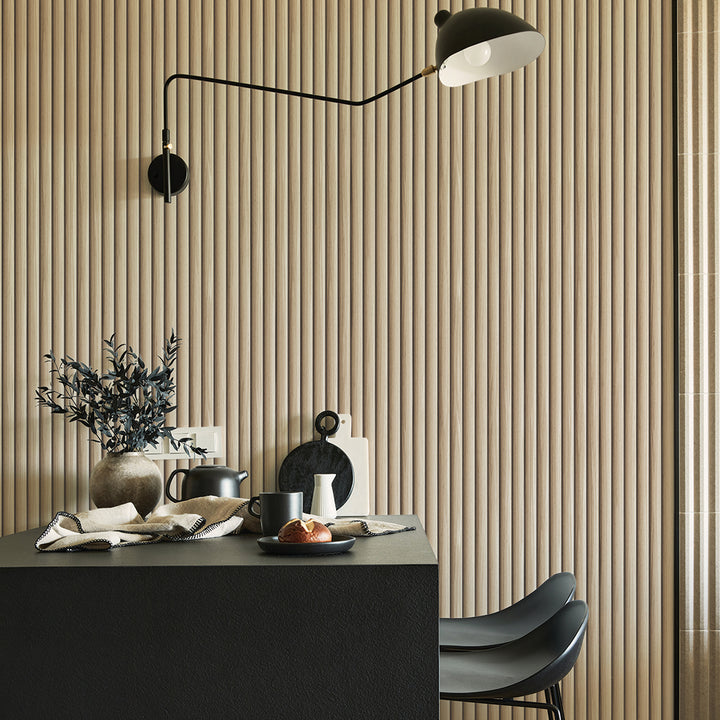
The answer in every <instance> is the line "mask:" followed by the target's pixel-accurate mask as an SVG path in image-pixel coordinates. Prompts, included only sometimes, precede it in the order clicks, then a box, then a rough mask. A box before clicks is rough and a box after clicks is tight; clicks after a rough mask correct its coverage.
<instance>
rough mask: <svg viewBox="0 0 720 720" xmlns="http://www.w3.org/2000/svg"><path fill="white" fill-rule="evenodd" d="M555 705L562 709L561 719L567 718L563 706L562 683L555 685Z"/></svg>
mask: <svg viewBox="0 0 720 720" xmlns="http://www.w3.org/2000/svg"><path fill="white" fill-rule="evenodd" d="M555 705H557V708H558V710H559V711H560V719H561V720H565V708H564V707H563V701H562V693H561V692H560V683H557V685H555Z"/></svg>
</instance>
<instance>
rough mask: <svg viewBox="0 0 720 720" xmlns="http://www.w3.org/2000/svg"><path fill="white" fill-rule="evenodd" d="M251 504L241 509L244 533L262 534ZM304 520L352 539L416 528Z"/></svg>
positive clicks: (355, 520)
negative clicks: (249, 510) (251, 510)
mask: <svg viewBox="0 0 720 720" xmlns="http://www.w3.org/2000/svg"><path fill="white" fill-rule="evenodd" d="M248 505H249V503H248V502H247V501H245V503H244V505H243V506H242V507H241V508H240V517H242V519H243V526H242V532H250V533H257V534H258V535H259V534H261V533H262V529H261V526H260V520H258V518H256V517H255V516H254V515H251V514H250V513H249V512H248V511H247V509H248ZM302 519H303V520H306V521H307V520H319V521H320V522H321V523H322V524H323V525H327V527H328V528H329V529H330V532H331V533H332V534H333V535H351V536H352V537H375V536H377V535H391V534H392V533H398V532H407V531H408V530H414V529H415V528H414V527H412V526H410V525H400V524H399V523H391V522H387V521H385V520H374V519H371V518H352V517H348V518H333V519H330V518H322V517H320V516H319V515H309V514H308V513H303V517H302Z"/></svg>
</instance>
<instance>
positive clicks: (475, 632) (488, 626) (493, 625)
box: [438, 572, 575, 650]
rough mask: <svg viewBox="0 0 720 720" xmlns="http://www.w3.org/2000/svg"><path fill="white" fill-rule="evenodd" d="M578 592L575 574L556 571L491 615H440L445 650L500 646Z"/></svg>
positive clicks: (528, 630) (442, 647)
mask: <svg viewBox="0 0 720 720" xmlns="http://www.w3.org/2000/svg"><path fill="white" fill-rule="evenodd" d="M574 595H575V576H574V575H573V574H572V573H570V572H561V573H556V574H555V575H553V576H552V577H549V578H548V579H547V580H546V581H545V582H544V583H543V584H542V585H540V587H538V588H537V589H535V590H533V591H532V592H531V593H530V594H529V595H527V596H525V597H524V598H522V599H521V600H519V601H518V602H516V603H514V604H513V605H510V606H509V607H507V608H504V609H503V610H500V611H498V612H496V613H491V614H489V615H480V616H477V617H465V618H440V624H439V627H438V634H439V644H440V649H441V650H475V649H480V648H489V647H496V646H498V645H503V644H504V643H508V642H512V641H513V640H517V639H518V638H521V637H523V636H524V635H527V634H528V633H529V632H531V631H532V630H534V629H535V628H537V627H539V626H540V625H542V624H543V623H544V622H545V621H546V620H548V619H549V618H551V617H552V616H553V615H554V614H555V613H556V612H557V611H558V610H560V608H561V607H563V605H565V604H566V603H567V602H568V601H569V600H572V599H573V596H574Z"/></svg>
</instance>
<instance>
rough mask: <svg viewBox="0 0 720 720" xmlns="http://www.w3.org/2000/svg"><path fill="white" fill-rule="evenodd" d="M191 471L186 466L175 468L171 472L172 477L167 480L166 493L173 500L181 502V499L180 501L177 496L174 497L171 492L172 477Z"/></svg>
mask: <svg viewBox="0 0 720 720" xmlns="http://www.w3.org/2000/svg"><path fill="white" fill-rule="evenodd" d="M189 472H190V471H189V470H188V469H186V468H178V469H177V470H173V471H172V472H171V473H170V477H169V478H168V479H167V482H166V483H165V494H166V495H167V496H168V497H169V498H170V499H171V500H172V501H173V502H180V501H179V500H178V499H177V498H174V497H173V496H172V495H171V494H170V483H171V482H172V479H173V478H174V477H175V476H176V475H177V474H178V473H185V474H186V475H187V474H188V473H189Z"/></svg>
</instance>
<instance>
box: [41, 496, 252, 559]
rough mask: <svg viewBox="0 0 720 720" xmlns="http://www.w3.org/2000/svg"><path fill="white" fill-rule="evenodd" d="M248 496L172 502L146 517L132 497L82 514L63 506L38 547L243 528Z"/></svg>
mask: <svg viewBox="0 0 720 720" xmlns="http://www.w3.org/2000/svg"><path fill="white" fill-rule="evenodd" d="M243 505H247V500H241V499H239V498H219V497H214V496H212V495H208V496H206V497H201V498H192V499H190V500H183V501H182V502H179V503H168V504H167V505H161V506H160V507H158V508H156V509H155V510H154V511H153V512H152V513H151V514H150V515H149V516H148V518H147V520H143V518H142V516H141V515H140V514H139V513H138V512H137V510H136V509H135V506H134V505H133V504H132V503H125V504H124V505H118V506H116V507H111V508H98V509H97V510H88V511H85V512H80V513H77V514H73V513H69V512H59V513H57V514H56V515H55V517H54V518H53V519H52V520H51V522H50V524H49V525H48V526H47V528H46V529H45V532H43V534H42V535H41V536H40V537H39V538H38V539H37V541H36V542H35V547H36V548H37V549H38V550H43V551H53V550H109V549H110V548H113V547H123V546H128V545H143V544H148V543H155V542H160V541H162V540H169V541H173V542H179V541H188V540H200V539H203V538H214V537H220V536H222V535H231V534H236V533H237V532H239V530H240V528H241V527H242V524H243V518H242V517H241V516H240V515H239V511H240V508H241V507H242V506H243Z"/></svg>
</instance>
